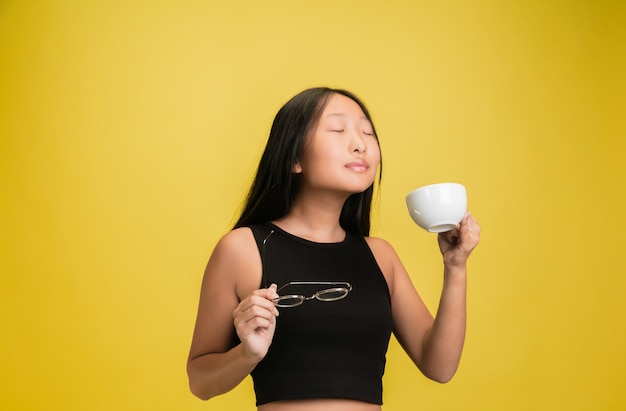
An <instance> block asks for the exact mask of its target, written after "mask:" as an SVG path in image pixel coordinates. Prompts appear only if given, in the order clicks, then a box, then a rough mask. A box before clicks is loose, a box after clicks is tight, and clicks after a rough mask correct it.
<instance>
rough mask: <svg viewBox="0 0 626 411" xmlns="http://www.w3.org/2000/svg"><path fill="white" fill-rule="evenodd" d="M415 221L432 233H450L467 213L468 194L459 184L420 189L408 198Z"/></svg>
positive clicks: (441, 184)
mask: <svg viewBox="0 0 626 411" xmlns="http://www.w3.org/2000/svg"><path fill="white" fill-rule="evenodd" d="M406 205H407V207H408V208H409V214H410V215H411V218H413V221H415V223H417V225H419V226H420V227H422V228H423V229H424V230H426V231H428V232H430V233H443V232H445V231H450V230H452V229H453V228H454V227H456V226H457V224H459V223H460V222H461V220H462V219H463V216H464V215H465V212H466V211H467V192H466V190H465V187H464V186H463V185H461V184H457V183H439V184H431V185H428V186H424V187H420V188H418V189H415V190H413V191H411V192H410V193H409V194H408V195H407V196H406Z"/></svg>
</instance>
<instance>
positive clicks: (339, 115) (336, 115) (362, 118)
mask: <svg viewBox="0 0 626 411" xmlns="http://www.w3.org/2000/svg"><path fill="white" fill-rule="evenodd" d="M333 116H334V117H348V115H347V114H345V113H330V114H328V115H327V116H326V117H327V118H328V117H333ZM359 118H360V119H361V120H365V121H368V122H370V120H369V119H368V118H367V117H366V116H364V115H363V116H360V117H359Z"/></svg>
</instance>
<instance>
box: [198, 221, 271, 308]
mask: <svg viewBox="0 0 626 411" xmlns="http://www.w3.org/2000/svg"><path fill="white" fill-rule="evenodd" d="M211 273H215V274H217V275H219V276H222V278H223V280H224V281H225V282H226V283H230V284H232V285H233V286H234V287H235V291H236V293H237V295H238V296H239V297H240V298H241V297H242V295H244V296H245V295H247V294H248V293H249V292H251V291H252V290H253V289H256V288H258V285H259V284H260V283H261V257H260V255H259V250H258V247H257V245H256V241H255V239H254V235H253V234H252V230H251V229H250V228H248V227H241V228H236V229H234V230H232V231H229V232H228V233H226V234H225V235H224V236H223V237H222V238H221V239H220V240H219V242H218V243H217V245H216V246H215V248H214V250H213V254H212V255H211V259H210V260H209V264H208V265H207V274H209V275H210V274H211Z"/></svg>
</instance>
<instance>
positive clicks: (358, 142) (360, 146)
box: [352, 132, 367, 154]
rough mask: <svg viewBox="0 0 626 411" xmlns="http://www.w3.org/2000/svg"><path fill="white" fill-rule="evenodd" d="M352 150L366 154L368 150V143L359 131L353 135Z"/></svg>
mask: <svg viewBox="0 0 626 411" xmlns="http://www.w3.org/2000/svg"><path fill="white" fill-rule="evenodd" d="M352 152H354V153H360V154H365V153H366V152H367V143H366V142H365V139H364V138H363V136H362V135H361V134H360V133H359V132H355V133H354V134H353V137H352Z"/></svg>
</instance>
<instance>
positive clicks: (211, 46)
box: [0, 0, 626, 411]
mask: <svg viewBox="0 0 626 411" xmlns="http://www.w3.org/2000/svg"><path fill="white" fill-rule="evenodd" d="M625 19H626V6H625V3H624V2H623V1H617V0H616V1H610V0H605V1H567V0H561V1H542V0H531V1H528V0H515V1H499V0H481V1H452V0H446V1H408V0H407V1H397V0H396V1H393V0H391V1H363V0H353V1H343V2H342V1H336V0H333V1H330V0H319V1H315V2H312V1H307V2H298V1H287V0H284V1H269V2H263V1H253V0H248V1H222V2H219V3H218V2H216V1H205V0H177V1H166V0H155V1H148V2H146V1H131V0H124V1H121V0H118V1H102V2H89V1H80V0H76V1H70V0H65V1H62V0H58V1H47V2H28V1H21V2H18V1H11V0H5V1H2V2H0V136H1V140H0V153H1V154H0V183H1V188H2V198H1V202H0V208H1V209H0V219H1V220H0V227H2V228H1V230H2V236H1V237H0V241H1V243H0V258H1V261H2V268H0V271H1V274H0V323H1V324H2V326H1V327H0V330H1V331H0V333H1V338H0V375H1V383H0V408H1V409H3V410H94V411H95V410H107V411H109V410H144V409H145V410H148V409H149V410H182V409H185V410H195V409H197V410H244V409H253V408H254V407H253V402H254V400H253V393H252V389H251V384H250V382H249V381H246V382H244V384H242V385H241V386H240V387H238V388H237V389H236V390H234V391H233V392H231V393H229V394H226V395H224V396H221V397H218V398H216V399H213V400H211V401H209V402H208V403H203V402H201V401H199V400H197V399H195V398H194V397H192V395H191V394H190V393H189V392H188V389H187V385H186V384H187V382H186V374H185V360H186V355H187V349H188V346H189V342H190V339H191V332H192V327H193V322H194V316H195V310H196V303H197V297H198V291H199V284H200V280H201V275H202V271H203V268H204V264H205V262H206V260H207V258H208V256H209V253H210V251H211V248H212V246H213V245H214V244H215V242H216V241H217V239H218V238H219V237H220V235H221V234H223V233H224V232H225V231H226V230H227V229H228V228H229V224H230V223H231V221H232V218H233V216H234V214H235V211H236V209H237V207H238V206H239V204H240V202H241V200H242V198H243V194H244V192H245V190H246V189H247V186H248V183H249V180H250V178H251V175H252V173H253V172H254V169H255V166H256V161H257V160H258V158H259V156H260V153H261V150H262V147H263V145H264V141H265V139H266V136H267V133H268V131H269V127H270V123H271V120H272V118H273V116H274V114H275V112H276V111H277V110H278V108H279V107H280V105H281V104H283V103H284V102H285V101H286V100H287V99H288V98H289V97H291V96H292V95H293V94H295V93H296V92H298V91H300V90H301V89H303V88H306V87H310V86H316V85H330V86H338V87H345V88H348V89H350V90H353V91H354V92H356V93H357V94H358V95H360V96H361V97H362V98H363V99H364V100H365V101H366V103H368V104H369V106H370V109H371V111H372V113H373V115H374V119H375V121H376V125H377V128H378V131H379V134H380V139H381V142H382V148H383V156H384V162H385V164H384V166H385V169H384V178H383V187H382V192H381V195H380V199H379V202H378V205H379V207H378V211H377V212H376V215H375V222H374V231H375V232H374V234H376V235H382V236H384V237H385V238H387V239H388V240H389V241H391V242H392V243H393V244H394V245H395V247H396V248H397V250H398V252H399V253H400V254H401V256H402V257H403V260H404V262H405V265H406V266H407V267H408V269H409V270H410V272H411V274H412V277H413V279H414V282H415V284H416V285H417V287H418V288H419V290H420V292H421V293H422V295H423V297H424V299H425V300H426V301H427V303H428V305H429V306H430V307H431V308H433V309H434V308H435V307H436V303H437V297H438V293H439V290H440V285H441V283H440V280H441V268H440V258H439V256H438V251H437V249H436V242H435V237H434V236H433V235H430V234H427V233H425V232H423V231H421V230H420V229H418V228H417V227H416V226H415V225H414V224H413V223H412V221H411V220H410V218H409V216H408V214H407V213H406V209H405V205H404V195H405V194H406V193H407V192H408V191H410V190H411V189H413V188H415V187H417V186H419V185H423V184H427V183H431V182H437V181H448V180H453V181H458V182H461V183H464V184H465V185H466V186H467V188H468V192H469V207H470V209H471V210H472V211H473V213H474V214H475V215H476V216H477V218H478V219H479V221H480V222H481V224H482V227H483V240H482V243H481V245H480V247H479V249H478V250H477V251H476V253H475V256H474V257H473V259H472V262H471V266H470V269H471V272H470V285H469V330H468V336H467V345H466V351H465V353H464V357H463V361H462V365H461V368H460V370H459V372H458V374H457V376H456V378H455V379H454V380H453V381H452V382H451V383H449V384H447V385H438V384H436V383H432V382H429V381H427V380H426V379H425V378H424V377H422V376H421V375H420V374H419V372H417V371H416V369H415V368H414V367H413V366H412V365H411V364H410V362H409V360H408V358H407V357H406V356H405V355H404V354H403V353H402V351H401V350H400V349H399V348H398V345H397V343H395V342H393V343H392V346H391V349H390V352H389V355H388V368H387V374H386V376H385V403H386V406H385V410H386V411H393V410H410V409H423V410H530V409H532V410H555V409H567V410H591V409H593V410H616V409H623V408H624V407H626V396H624V394H623V385H624V380H625V379H626V371H625V370H626V354H625V351H626V350H624V347H626V327H625V325H626V324H625V320H624V318H625V315H626V303H625V301H626V297H625V296H624V294H625V292H626V291H625V288H626V279H625V278H626V272H625V270H624V267H623V265H624V258H623V257H624V251H623V249H624V245H625V241H624V231H625V230H626V224H625V223H624V220H625V218H624V210H626V202H625V200H624V188H625V186H626V181H625V177H626V167H625V166H624V156H625V154H626V144H625V139H626V127H625V121H624V117H625V116H624V114H625V112H626V110H625V109H626V98H625V96H626V86H625V82H624V73H626V53H625V52H624V44H626V29H625V28H624V27H625V25H624V21H625Z"/></svg>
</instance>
